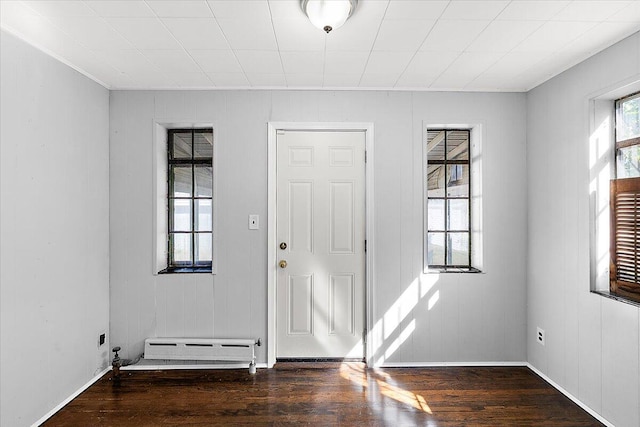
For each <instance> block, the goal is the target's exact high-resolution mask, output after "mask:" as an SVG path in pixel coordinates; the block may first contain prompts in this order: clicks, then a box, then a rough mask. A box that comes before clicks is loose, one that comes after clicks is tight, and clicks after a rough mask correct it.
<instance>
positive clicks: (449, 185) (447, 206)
mask: <svg viewBox="0 0 640 427" xmlns="http://www.w3.org/2000/svg"><path fill="white" fill-rule="evenodd" d="M470 139H471V131H470V130H469V129H428V130H427V140H426V153H427V164H426V176H425V180H426V198H427V201H426V202H427V218H426V224H427V229H426V236H425V237H426V239H425V240H426V249H425V250H426V263H427V266H428V268H429V269H433V270H439V271H449V272H477V271H478V270H477V269H475V268H473V266H472V264H471V260H472V253H471V250H472V248H471V243H472V239H471V224H472V221H471V215H472V212H471V197H470V193H471V182H470V177H471V173H470V168H471V161H470Z"/></svg>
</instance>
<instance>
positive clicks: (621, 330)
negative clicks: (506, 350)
mask: <svg viewBox="0 0 640 427" xmlns="http://www.w3.org/2000/svg"><path fill="white" fill-rule="evenodd" d="M633 83H635V84H639V83H640V34H634V35H632V36H630V37H628V38H627V39H625V40H622V41H621V42H619V43H617V44H615V45H613V46H611V47H610V48H608V49H606V50H604V51H602V52H601V53H599V54H597V55H595V56H593V57H591V58H589V59H588V60H586V61H584V62H582V63H580V64H578V65H576V66H575V67H573V68H571V69H570V70H568V71H566V72H564V73H562V74H560V75H558V76H556V77H554V78H553V79H551V80H549V81H547V82H546V83H544V84H542V85H541V86H539V87H537V88H535V89H533V90H531V91H530V92H529V93H528V94H527V193H528V194H527V205H528V219H527V223H528V237H527V241H528V244H527V257H526V259H527V262H528V266H527V321H528V327H527V335H526V339H527V359H528V361H529V363H531V364H532V365H533V366H534V367H536V368H537V369H539V370H540V371H542V372H543V373H544V374H545V375H547V376H548V377H549V378H550V379H551V380H553V381H554V382H556V383H557V384H559V385H560V386H561V387H563V388H564V389H565V390H567V391H568V392H569V393H571V394H572V395H574V396H577V397H579V398H580V399H581V401H582V402H584V403H585V404H587V405H588V406H589V407H590V408H591V409H593V410H594V411H596V412H597V413H599V414H600V415H602V416H603V417H605V418H606V419H607V420H609V421H610V422H611V423H613V424H615V425H616V426H637V425H639V424H640V418H639V417H640V414H639V413H638V408H639V407H640V397H639V394H638V393H639V389H640V376H639V374H638V365H639V358H640V357H639V354H638V345H639V342H638V340H639V339H638V333H639V331H638V316H639V309H638V308H637V307H635V306H631V305H627V304H624V303H621V302H617V301H612V300H609V299H604V298H603V297H600V296H598V295H594V294H590V292H589V291H590V288H591V287H592V286H593V288H594V289H596V288H597V289H603V288H604V289H607V288H608V280H607V278H608V265H607V264H608V233H606V227H607V224H606V223H607V221H608V218H605V217H602V218H599V219H598V218H597V219H594V218H592V217H590V215H592V214H591V213H590V212H596V213H599V212H601V211H602V208H605V209H606V204H607V203H608V202H607V201H608V196H607V195H606V194H605V193H604V192H608V181H609V177H610V176H611V175H610V171H611V150H610V149H609V148H607V144H610V140H609V139H610V135H611V131H612V128H611V126H613V123H612V122H611V112H610V110H609V111H603V109H604V110H608V109H610V108H612V103H611V102H609V103H608V104H609V105H607V102H605V101H602V100H600V98H599V97H601V96H602V95H603V94H605V93H609V92H611V91H614V90H616V89H620V90H621V91H624V87H628V88H630V87H631V86H629V85H630V84H633ZM629 90H631V89H629ZM635 90H637V89H635ZM590 230H592V231H590ZM593 230H595V231H593ZM590 246H591V250H590V249H589V248H590ZM602 249H604V250H602ZM593 263H596V265H595V267H594V264H593ZM536 327H541V328H542V329H544V330H545V333H546V344H545V346H542V345H540V344H539V343H537V342H536V339H535V331H536Z"/></svg>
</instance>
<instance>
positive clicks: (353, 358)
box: [276, 357, 364, 363]
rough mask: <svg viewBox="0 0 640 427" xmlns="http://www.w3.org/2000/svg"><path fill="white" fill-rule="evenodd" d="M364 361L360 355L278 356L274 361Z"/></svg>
mask: <svg viewBox="0 0 640 427" xmlns="http://www.w3.org/2000/svg"><path fill="white" fill-rule="evenodd" d="M324 362H337V363H342V362H345V363H349V362H364V358H362V357H278V358H277V359H276V363H324Z"/></svg>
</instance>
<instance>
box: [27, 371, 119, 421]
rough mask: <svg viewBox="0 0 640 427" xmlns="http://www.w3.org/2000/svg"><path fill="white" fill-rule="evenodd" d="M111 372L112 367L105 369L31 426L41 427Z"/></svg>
mask: <svg viewBox="0 0 640 427" xmlns="http://www.w3.org/2000/svg"><path fill="white" fill-rule="evenodd" d="M110 370H111V366H109V367H107V368H106V369H104V370H103V371H102V372H100V373H99V374H98V375H96V376H95V377H93V378H91V379H90V380H89V381H87V383H86V384H85V385H83V386H82V387H80V388H79V389H78V390H77V391H75V392H74V393H73V394H71V395H70V396H69V397H67V398H66V399H65V400H63V401H62V402H60V404H59V405H58V406H56V407H55V408H53V409H52V410H50V411H49V412H47V413H46V414H45V415H44V416H43V417H42V418H40V419H39V420H38V421H36V422H35V423H33V424H32V425H31V427H38V426H39V425H41V424H42V423H44V422H45V421H47V420H48V419H49V418H51V417H52V416H53V415H54V414H55V413H56V412H58V411H59V410H60V409H62V408H64V407H65V406H66V405H67V404H68V403H69V402H71V401H72V400H73V399H75V398H76V397H78V396H79V395H80V393H82V392H83V391H85V390H86V389H88V388H89V387H91V386H92V385H93V383H95V382H96V381H98V380H99V379H100V378H102V376H103V375H104V374H106V373H107V372H109V371H110Z"/></svg>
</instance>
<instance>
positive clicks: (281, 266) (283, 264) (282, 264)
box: [278, 259, 287, 268]
mask: <svg viewBox="0 0 640 427" xmlns="http://www.w3.org/2000/svg"><path fill="white" fill-rule="evenodd" d="M278 265H279V266H280V268H287V261H286V260H284V259H281V260H280V262H279V263H278Z"/></svg>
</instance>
